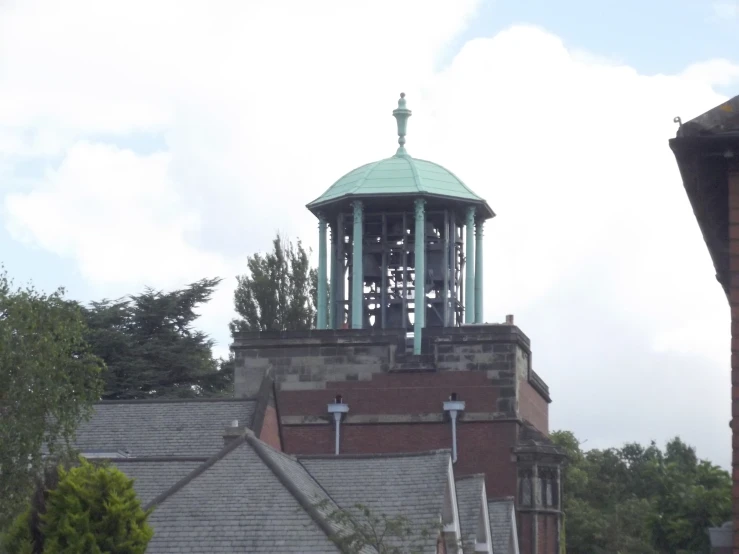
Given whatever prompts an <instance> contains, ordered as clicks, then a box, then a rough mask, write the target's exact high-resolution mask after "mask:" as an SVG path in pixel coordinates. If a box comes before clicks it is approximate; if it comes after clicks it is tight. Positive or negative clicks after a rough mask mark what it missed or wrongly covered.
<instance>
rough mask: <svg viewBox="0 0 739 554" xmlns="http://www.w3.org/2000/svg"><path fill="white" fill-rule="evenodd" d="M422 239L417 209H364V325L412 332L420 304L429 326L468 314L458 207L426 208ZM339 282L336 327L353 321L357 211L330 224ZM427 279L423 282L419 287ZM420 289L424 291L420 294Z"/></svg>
mask: <svg viewBox="0 0 739 554" xmlns="http://www.w3.org/2000/svg"><path fill="white" fill-rule="evenodd" d="M424 215H425V217H424V225H423V235H424V236H423V240H422V241H417V234H416V232H417V225H416V223H415V217H414V212H413V211H412V210H407V211H402V210H398V211H382V212H379V213H377V212H372V211H370V210H367V211H366V212H365V213H364V214H363V217H362V219H363V233H362V234H363V236H362V238H361V239H360V240H362V251H363V254H362V264H361V266H362V267H361V279H362V306H361V313H362V327H363V328H377V329H388V328H396V329H397V328H404V329H406V330H407V331H408V332H411V331H413V328H414V323H415V318H416V315H417V313H418V309H419V308H418V307H419V306H425V312H424V316H425V325H424V326H425V327H449V326H456V325H461V324H462V322H463V318H464V303H463V301H462V298H463V292H464V291H463V287H464V284H463V271H464V262H465V257H464V225H463V224H462V218H461V217H460V215H459V214H457V213H456V211H455V210H454V209H449V208H446V209H445V208H443V207H439V209H436V210H435V209H428V210H427V211H425V214H424ZM331 238H332V241H331V246H332V252H331V257H332V261H335V263H333V264H332V266H333V267H334V268H335V270H336V273H334V274H332V275H331V278H332V280H334V282H335V286H332V292H333V293H334V294H333V295H332V296H333V297H332V298H331V299H330V301H331V303H332V306H331V308H332V309H331V310H330V311H331V314H332V317H335V320H333V321H332V322H331V323H332V325H331V326H332V327H333V328H339V329H340V328H342V327H349V326H351V321H352V313H353V310H354V306H353V305H352V296H351V294H350V293H349V291H351V290H352V288H353V280H354V278H355V273H356V272H355V268H354V263H353V256H352V245H353V243H354V215H353V213H352V212H342V213H340V214H338V217H337V219H336V222H335V223H334V224H333V225H331ZM419 243H420V244H423V248H424V253H423V254H424V262H425V263H424V264H423V267H424V270H423V275H422V277H421V276H419V275H418V271H417V267H418V265H419V264H417V254H416V252H417V245H418V244H419ZM419 278H423V280H424V282H423V285H424V286H423V287H419V286H418V280H419ZM419 288H420V290H421V292H420V293H419Z"/></svg>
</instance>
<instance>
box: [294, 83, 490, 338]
mask: <svg viewBox="0 0 739 554" xmlns="http://www.w3.org/2000/svg"><path fill="white" fill-rule="evenodd" d="M411 114H412V112H411V110H410V109H408V107H407V105H406V98H405V94H404V93H401V95H400V99H399V100H398V107H397V108H396V109H395V110H393V116H394V117H395V119H396V121H397V131H398V145H399V146H398V149H397V151H396V153H395V155H394V156H392V157H390V158H385V159H382V160H379V161H375V162H372V163H368V164H366V165H363V166H361V167H358V168H356V169H354V170H353V171H350V172H349V173H347V174H346V175H344V176H343V177H341V179H339V180H338V181H336V182H335V183H334V184H333V185H332V186H331V187H329V188H328V190H327V191H326V192H324V193H323V194H322V195H321V196H320V197H318V198H317V199H315V200H314V201H313V202H311V203H309V204H308V206H307V207H308V209H309V210H310V211H311V212H313V214H315V215H316V216H317V217H318V220H319V247H318V254H319V256H318V257H319V263H318V317H317V327H318V328H319V329H326V328H333V329H340V328H347V327H351V328H355V329H356V328H367V327H372V328H383V329H386V328H405V329H406V330H407V332H409V333H413V334H414V352H415V353H420V348H421V334H422V330H423V328H425V327H452V326H457V325H462V324H472V323H482V322H483V314H482V297H483V287H482V279H483V273H482V272H483V249H482V229H483V224H484V222H485V220H487V219H490V218H492V217H495V213H494V212H493V211H492V209H490V206H488V204H487V202H486V201H485V200H483V199H482V198H481V197H480V196H478V195H477V194H475V193H474V192H473V191H472V190H471V189H470V188H469V187H468V186H467V185H465V184H464V183H463V182H462V181H461V180H460V179H459V178H458V177H457V176H456V175H454V174H453V173H452V172H451V171H449V170H447V169H445V168H444V167H442V166H440V165H438V164H436V163H433V162H430V161H426V160H421V159H417V158H413V157H411V156H410V155H409V154H408V152H407V151H406V148H405V144H406V134H407V127H408V119H409V118H410V116H411ZM327 228H328V229H330V232H331V240H330V246H329V247H328V248H327V237H326V231H327ZM327 250H328V251H327ZM327 260H328V262H330V263H327Z"/></svg>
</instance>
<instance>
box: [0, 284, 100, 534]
mask: <svg viewBox="0 0 739 554" xmlns="http://www.w3.org/2000/svg"><path fill="white" fill-rule="evenodd" d="M85 332H86V327H85V322H84V318H83V317H82V314H81V312H80V309H79V307H78V306H77V305H76V304H74V303H72V302H69V301H67V300H65V299H64V291H63V289H59V290H57V291H56V292H54V293H52V294H43V293H40V292H38V291H36V290H35V289H34V288H33V287H27V288H23V289H20V288H18V289H16V288H14V286H13V285H12V283H11V282H10V281H9V280H8V278H7V274H6V273H5V272H4V271H3V272H0V368H2V370H1V371H0V421H2V424H0V499H2V501H0V529H3V528H5V527H6V526H7V525H8V524H9V523H10V521H11V519H12V517H13V516H14V515H15V514H17V513H18V511H19V509H20V507H21V506H22V505H23V504H24V503H25V502H26V501H27V499H28V496H29V494H30V492H31V490H32V488H33V483H34V479H35V478H36V476H37V475H38V474H39V471H40V470H41V468H42V446H43V445H44V444H46V445H47V446H48V448H49V450H50V453H51V454H52V455H53V454H55V453H56V452H59V451H64V450H68V448H69V447H68V441H69V439H70V438H71V437H72V435H73V433H74V430H75V428H76V427H77V424H78V423H79V421H80V420H81V419H83V418H84V417H86V416H87V415H88V414H89V410H90V407H91V405H92V404H93V403H94V402H95V401H96V400H98V399H99V398H100V393H101V391H102V387H101V384H102V383H101V379H100V374H101V372H102V369H103V362H102V361H101V360H100V359H99V358H98V357H96V356H94V355H93V354H92V353H91V352H90V351H89V348H88V346H87V344H86V342H85V340H84V335H85Z"/></svg>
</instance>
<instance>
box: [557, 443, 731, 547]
mask: <svg viewBox="0 0 739 554" xmlns="http://www.w3.org/2000/svg"><path fill="white" fill-rule="evenodd" d="M552 438H553V439H554V441H555V443H557V444H558V445H559V446H561V447H562V448H564V450H565V451H566V452H567V455H568V458H569V463H568V465H567V466H566V467H565V470H564V473H563V487H564V512H565V536H566V543H567V554H613V553H619V552H621V553H624V554H626V553H628V554H658V553H659V554H663V553H664V554H697V553H710V552H711V548H710V541H709V537H708V531H707V530H708V528H709V527H719V526H720V525H721V524H722V523H724V522H725V521H728V520H729V519H731V476H730V475H729V473H728V472H727V471H725V470H723V469H721V468H720V467H718V466H716V465H714V464H712V463H711V462H709V461H707V460H699V459H698V457H697V456H696V453H695V449H694V448H692V447H690V446H688V445H686V444H685V443H684V442H682V441H681V440H680V439H679V438H675V439H672V440H671V441H669V442H668V443H667V446H666V448H665V450H664V451H662V450H661V449H660V448H659V447H658V446H657V445H656V444H655V443H654V442H652V443H651V444H650V445H649V446H642V445H640V444H637V443H630V444H625V445H624V446H622V447H621V448H609V449H606V450H598V449H593V450H587V451H584V450H582V449H581V447H580V443H579V442H578V441H577V439H576V438H575V436H574V435H573V434H572V433H571V432H569V431H557V432H555V433H553V434H552Z"/></svg>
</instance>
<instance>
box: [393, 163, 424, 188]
mask: <svg viewBox="0 0 739 554" xmlns="http://www.w3.org/2000/svg"><path fill="white" fill-rule="evenodd" d="M399 157H403V158H405V159H407V160H408V165H409V166H410V168H411V172H413V181H414V182H415V183H416V190H417V191H418V193H419V194H423V193H424V192H426V190H425V189H424V187H423V179H422V178H421V174H420V173H419V172H418V168H417V167H416V160H414V159H413V158H411V157H410V156H399Z"/></svg>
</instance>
